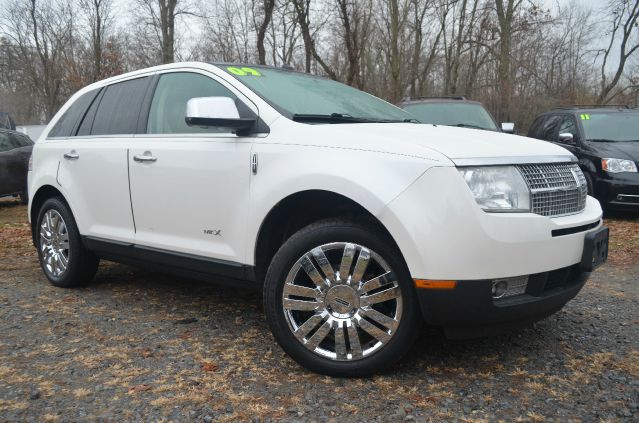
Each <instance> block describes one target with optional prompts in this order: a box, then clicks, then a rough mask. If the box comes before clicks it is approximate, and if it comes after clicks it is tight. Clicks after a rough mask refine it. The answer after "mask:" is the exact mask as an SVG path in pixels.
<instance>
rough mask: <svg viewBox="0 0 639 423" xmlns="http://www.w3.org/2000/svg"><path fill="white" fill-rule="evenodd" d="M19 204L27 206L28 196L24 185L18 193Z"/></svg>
mask: <svg viewBox="0 0 639 423" xmlns="http://www.w3.org/2000/svg"><path fill="white" fill-rule="evenodd" d="M20 204H29V194H28V190H27V186H26V185H25V186H24V189H23V190H22V193H20Z"/></svg>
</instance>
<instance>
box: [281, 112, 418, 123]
mask: <svg viewBox="0 0 639 423" xmlns="http://www.w3.org/2000/svg"><path fill="white" fill-rule="evenodd" d="M293 120H294V121H295V122H320V123H420V122H419V121H418V120H417V119H414V118H406V119H403V120H393V119H372V118H363V117H353V116H351V115H348V114H345V113H331V114H330V115H321V114H317V115H315V114H303V113H296V114H294V115H293Z"/></svg>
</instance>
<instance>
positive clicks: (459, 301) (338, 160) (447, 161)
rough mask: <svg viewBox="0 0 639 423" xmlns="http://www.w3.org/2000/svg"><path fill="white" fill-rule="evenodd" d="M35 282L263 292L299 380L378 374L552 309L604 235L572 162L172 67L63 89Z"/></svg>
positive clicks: (353, 97) (333, 97)
mask: <svg viewBox="0 0 639 423" xmlns="http://www.w3.org/2000/svg"><path fill="white" fill-rule="evenodd" d="M32 159H33V170H32V171H31V172H30V175H29V181H30V182H29V183H30V185H29V191H30V192H31V193H33V195H32V198H31V201H30V205H29V216H30V219H31V222H32V227H33V241H34V243H35V245H36V247H37V249H38V253H39V256H40V262H41V264H42V268H43V270H44V273H45V274H46V276H47V278H48V279H49V280H50V281H51V282H52V283H53V284H54V285H57V286H62V287H72V286H78V285H81V284H84V283H87V282H89V281H90V280H91V279H92V278H93V276H94V274H95V272H96V269H97V266H98V260H99V258H103V259H107V260H114V261H120V262H124V263H131V264H138V265H140V264H145V265H150V266H151V267H152V268H154V269H161V270H164V271H169V272H175V273H177V274H179V275H184V276H189V277H196V278H201V279H204V280H207V281H215V282H227V283H232V284H234V286H236V287H247V288H248V287H250V286H256V285H258V286H262V287H263V291H264V307H265V310H266V316H267V319H268V322H269V324H270V326H271V329H272V332H273V334H274V336H275V338H276V339H277V341H278V342H279V343H280V345H281V346H282V348H283V349H284V350H285V351H286V352H287V353H288V354H290V355H291V356H292V357H293V358H294V359H295V360H297V361H298V362H299V363H301V364H302V365H304V366H306V367H308V368H309V369H312V370H314V371H317V372H320V373H324V374H330V375H338V376H352V375H364V374H370V373H372V372H374V371H378V370H379V369H381V368H383V367H385V366H388V365H390V364H391V363H394V362H395V361H396V360H397V359H399V358H400V357H401V356H402V354H403V353H404V352H406V351H407V350H408V349H409V347H410V345H411V343H412V341H413V340H414V339H415V337H416V336H417V334H418V329H419V327H420V324H421V323H422V322H423V321H425V322H426V323H427V324H429V325H436V326H441V327H443V328H444V330H445V332H446V333H447V334H448V335H449V336H455V337H468V336H478V335H483V334H486V333H490V332H493V331H494V330H501V329H502V328H503V327H509V326H513V325H520V324H523V323H526V322H531V321H534V320H538V319H541V318H543V317H545V316H548V315H549V314H551V313H553V312H555V311H557V310H559V309H560V308H561V307H562V306H563V305H564V304H565V303H566V302H567V301H568V300H570V299H571V298H573V297H574V296H575V295H576V294H577V292H578V291H579V290H580V289H581V287H582V286H583V284H584V283H585V280H586V277H587V276H588V274H589V272H591V271H592V269H593V267H595V266H597V265H598V264H600V263H601V262H603V261H605V258H606V254H607V245H608V244H607V241H608V230H607V229H606V228H604V227H602V222H601V215H602V214H601V208H600V206H599V203H598V202H597V201H596V200H595V199H593V198H592V197H588V196H587V194H586V185H585V181H584V178H583V175H582V173H581V171H580V170H579V167H578V165H577V163H576V161H575V157H573V156H572V155H571V154H570V153H569V152H568V151H566V150H564V149H563V148H560V147H558V146H555V145H553V144H550V143H547V142H544V141H538V140H532V139H528V138H523V137H516V136H512V135H504V134H500V133H495V132H488V131H477V130H472V129H463V128H451V127H446V126H435V125H425V124H419V123H416V122H415V121H414V119H412V117H411V116H410V115H409V114H407V113H406V112H404V111H403V110H401V109H399V108H397V107H395V106H392V105H390V104H388V103H386V102H384V101H382V100H380V99H378V98H376V97H373V96H371V95H369V94H366V93H363V92H361V91H358V90H356V89H354V88H351V87H348V86H345V85H342V84H339V83H337V82H334V81H331V80H328V79H324V78H319V77H316V76H312V75H308V74H304V73H298V72H293V71H289V70H283V69H275V68H271V67H262V66H244V65H228V64H224V65H222V64H217V65H213V64H208V63H177V64H171V65H165V66H159V67H155V68H150V69H144V70H140V71H136V72H132V73H129V74H126V75H122V76H118V77H115V78H110V79H107V80H104V81H101V82H97V83H95V84H92V85H90V86H88V87H86V88H84V89H82V90H81V91H79V92H78V93H77V94H75V95H74V96H73V97H72V98H71V99H70V100H69V101H68V103H67V104H66V105H65V106H64V107H63V108H62V110H61V111H60V112H59V113H58V114H57V115H56V116H55V118H54V119H53V120H52V121H51V123H50V124H49V126H48V127H47V129H46V130H45V132H44V133H43V135H42V136H41V137H40V139H39V140H38V142H37V144H36V146H35V148H34V150H33V158H32Z"/></svg>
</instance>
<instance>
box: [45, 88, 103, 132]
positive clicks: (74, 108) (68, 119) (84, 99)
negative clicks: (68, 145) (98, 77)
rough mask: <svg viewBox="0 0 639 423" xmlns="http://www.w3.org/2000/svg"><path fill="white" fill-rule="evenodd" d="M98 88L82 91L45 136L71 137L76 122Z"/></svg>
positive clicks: (82, 114)
mask: <svg viewBox="0 0 639 423" xmlns="http://www.w3.org/2000/svg"><path fill="white" fill-rule="evenodd" d="M98 91H99V90H93V91H89V92H87V93H84V94H82V95H81V96H80V98H78V99H77V100H76V101H75V102H74V103H73V104H72V105H71V107H69V108H68V109H67V111H66V112H64V114H63V115H62V117H61V118H60V119H59V120H58V121H57V122H56V124H55V125H54V126H53V128H52V129H51V131H49V134H48V135H47V137H71V136H73V135H75V133H74V132H75V128H76V125H77V123H78V122H79V121H80V119H82V117H83V116H84V113H85V112H86V110H87V108H88V107H89V105H90V104H91V102H92V101H93V99H94V98H95V96H96V94H97V93H98Z"/></svg>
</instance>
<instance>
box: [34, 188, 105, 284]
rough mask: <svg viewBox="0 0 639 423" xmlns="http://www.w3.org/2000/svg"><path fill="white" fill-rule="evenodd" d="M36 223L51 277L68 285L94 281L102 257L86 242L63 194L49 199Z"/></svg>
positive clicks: (42, 256)
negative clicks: (84, 243)
mask: <svg viewBox="0 0 639 423" xmlns="http://www.w3.org/2000/svg"><path fill="white" fill-rule="evenodd" d="M36 225H37V226H36V245H37V248H38V257H39V259H40V265H41V266H42V270H43V271H44V274H45V275H46V277H47V279H49V281H50V282H51V283H52V284H53V285H56V286H60V287H64V288H71V287H76V286H81V285H84V284H87V283H88V282H90V281H91V280H92V279H93V276H94V275H95V272H96V271H97V269H98V264H99V259H98V258H97V257H96V256H95V255H94V254H93V253H92V252H90V251H88V250H87V249H86V248H85V247H84V245H83V244H82V239H81V238H80V232H79V231H78V226H77V225H76V223H75V219H74V218H73V214H72V213H71V210H70V209H69V206H67V204H66V203H65V202H64V201H62V200H61V199H59V198H50V199H48V200H46V201H45V202H44V203H43V204H42V207H41V208H40V211H39V213H38V220H37V222H36Z"/></svg>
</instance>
